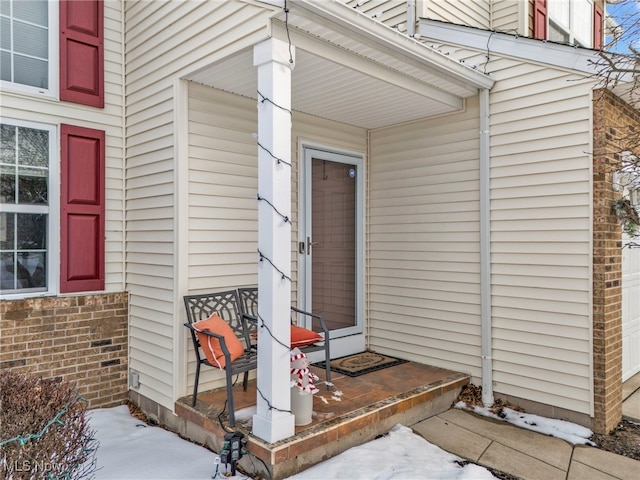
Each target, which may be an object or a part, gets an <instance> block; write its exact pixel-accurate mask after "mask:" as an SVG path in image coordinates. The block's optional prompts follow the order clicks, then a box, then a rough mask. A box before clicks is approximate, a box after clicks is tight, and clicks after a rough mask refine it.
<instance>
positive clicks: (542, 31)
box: [533, 0, 547, 40]
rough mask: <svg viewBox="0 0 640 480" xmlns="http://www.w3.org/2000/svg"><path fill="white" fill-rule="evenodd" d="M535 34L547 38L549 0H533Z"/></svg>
mask: <svg viewBox="0 0 640 480" xmlns="http://www.w3.org/2000/svg"><path fill="white" fill-rule="evenodd" d="M533 36H534V37H535V38H538V39H540V40H546V39H547V0H534V1H533Z"/></svg>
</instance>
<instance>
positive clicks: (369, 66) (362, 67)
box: [272, 22, 464, 110]
mask: <svg viewBox="0 0 640 480" xmlns="http://www.w3.org/2000/svg"><path fill="white" fill-rule="evenodd" d="M272 32H273V34H274V36H275V37H276V38H279V39H284V38H287V37H286V36H288V37H290V38H291V42H292V43H293V44H294V45H295V46H296V48H299V49H301V50H305V51H307V52H309V53H311V54H313V55H316V56H318V57H321V58H324V59H325V60H329V61H331V62H333V63H335V64H337V65H341V66H343V67H346V68H349V69H350V70H354V71H356V72H360V73H363V74H365V75H368V76H370V77H374V78H377V79H378V80H381V81H383V82H386V83H388V84H390V85H394V86H396V87H400V88H403V89H405V90H408V91H410V92H413V93H416V94H418V95H422V96H423V97H427V98H430V99H432V100H436V101H438V102H440V103H443V104H445V105H448V106H450V107H452V108H454V109H456V110H462V108H463V107H464V100H463V99H462V97H459V96H457V95H454V94H452V93H449V92H445V91H444V90H442V89H440V88H437V87H434V86H432V85H429V84H427V83H424V82H421V81H420V80H418V79H415V78H413V77H410V76H408V75H405V74H403V73H401V72H398V71H396V70H392V69H390V68H387V67H385V66H384V65H381V64H379V63H376V62H374V61H372V60H369V59H367V58H364V57H362V56H360V55H356V54H355V53H352V52H349V51H348V50H345V49H343V48H340V47H338V46H336V45H333V44H331V43H328V42H323V41H322V40H319V39H318V38H316V37H313V36H312V35H309V34H307V33H305V32H303V31H301V30H298V29H297V28H295V27H289V30H288V31H285V27H284V25H283V24H282V23H280V22H273V25H272Z"/></svg>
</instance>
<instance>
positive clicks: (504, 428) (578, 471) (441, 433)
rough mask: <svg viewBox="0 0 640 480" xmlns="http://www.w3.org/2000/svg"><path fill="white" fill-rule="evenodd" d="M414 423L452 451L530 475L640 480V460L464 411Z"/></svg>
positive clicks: (553, 479) (547, 479) (529, 478)
mask: <svg viewBox="0 0 640 480" xmlns="http://www.w3.org/2000/svg"><path fill="white" fill-rule="evenodd" d="M411 428H413V430H414V431H415V432H416V433H418V434H420V435H422V436H423V437H424V438H425V439H426V440H427V441H429V442H430V443H433V444H434V445H438V446H439V447H440V448H442V449H444V450H446V451H448V452H451V453H453V454H455V455H458V456H459V457H462V458H466V459H468V460H471V461H473V462H476V463H478V464H480V465H484V466H487V467H491V468H495V469H497V470H500V471H502V472H505V473H509V474H511V475H514V476H516V477H520V478H522V479H525V480H536V479H540V480H585V479H589V480H614V479H622V480H638V479H640V461H636V460H632V459H630V458H627V457H623V456H621V455H616V454H614V453H609V452H606V451H604V450H599V449H597V448H593V447H587V446H573V445H572V444H570V443H567V442H566V441H564V440H560V439H558V438H555V437H551V436H548V435H543V434H540V433H536V432H532V431H531V430H527V429H524V428H520V427H516V426H515V425H512V424H510V423H506V422H500V421H498V420H494V419H491V418H488V417H483V416H479V415H475V414H473V413H470V412H466V411H463V410H458V409H450V410H447V411H446V412H444V413H442V414H440V415H437V416H435V417H431V418H428V419H427V420H424V421H422V422H420V423H417V424H415V425H412V427H411Z"/></svg>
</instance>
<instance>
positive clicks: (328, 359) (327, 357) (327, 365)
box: [324, 344, 332, 390]
mask: <svg viewBox="0 0 640 480" xmlns="http://www.w3.org/2000/svg"><path fill="white" fill-rule="evenodd" d="M324 351H325V357H324V358H325V362H324V363H325V370H326V375H327V390H331V388H332V384H331V355H330V354H329V346H328V344H327V345H325V350H324Z"/></svg>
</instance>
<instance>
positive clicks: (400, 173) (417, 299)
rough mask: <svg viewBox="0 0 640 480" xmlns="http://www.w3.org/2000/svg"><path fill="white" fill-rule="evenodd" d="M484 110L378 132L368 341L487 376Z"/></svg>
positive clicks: (471, 106)
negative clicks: (483, 358)
mask: <svg viewBox="0 0 640 480" xmlns="http://www.w3.org/2000/svg"><path fill="white" fill-rule="evenodd" d="M478 128H479V110H478V100H477V99H470V100H468V104H467V109H466V111H465V112H464V113H460V114H456V115H449V116H444V117H440V118H437V119H431V120H425V121H423V122H416V123H412V124H408V125H404V126H400V127H393V128H390V129H385V130H380V131H374V132H372V133H371V149H370V151H371V163H370V169H369V172H370V176H369V223H368V246H369V252H368V260H369V262H368V285H369V295H368V301H369V316H368V320H369V331H368V333H369V343H370V348H371V349H372V350H374V351H380V352H386V353H389V354H392V355H398V356H400V357H402V358H408V359H410V360H413V361H417V362H421V363H426V364H429V365H435V366H441V367H445V368H451V369H454V370H458V371H462V372H467V373H470V374H472V375H474V376H475V377H479V376H480V263H479V262H480V252H479V249H480V247H479V240H480V234H479V218H480V213H479V209H480V204H479V198H480V196H479V195H480V194H479V136H478Z"/></svg>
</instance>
